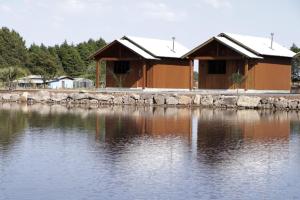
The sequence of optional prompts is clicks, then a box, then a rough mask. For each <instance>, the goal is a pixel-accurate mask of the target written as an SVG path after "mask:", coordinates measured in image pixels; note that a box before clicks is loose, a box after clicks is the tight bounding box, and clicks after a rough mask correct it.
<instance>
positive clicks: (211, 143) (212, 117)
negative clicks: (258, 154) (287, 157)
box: [197, 109, 291, 163]
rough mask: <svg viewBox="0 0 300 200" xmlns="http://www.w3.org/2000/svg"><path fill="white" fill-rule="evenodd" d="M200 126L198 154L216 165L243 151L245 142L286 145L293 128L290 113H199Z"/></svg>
mask: <svg viewBox="0 0 300 200" xmlns="http://www.w3.org/2000/svg"><path fill="white" fill-rule="evenodd" d="M197 126H198V132H197V149H198V153H200V155H201V156H202V157H203V158H204V159H206V160H207V161H208V162H210V163H216V162H220V161H222V160H223V159H226V158H227V156H224V155H226V154H230V153H234V151H235V150H239V149H240V148H242V147H243V143H245V142H257V141H259V140H262V141H266V140H278V141H282V142H285V141H286V140H287V139H288V138H289V136H290V126H291V124H290V117H289V116H288V113H287V112H275V113H270V111H269V112H265V111H256V110H238V111H235V110H222V111H219V110H208V109H203V110H200V111H199V118H198V124H197ZM212 151H213V152H212Z"/></svg>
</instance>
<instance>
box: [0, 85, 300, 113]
mask: <svg viewBox="0 0 300 200" xmlns="http://www.w3.org/2000/svg"><path fill="white" fill-rule="evenodd" d="M0 102H15V103H27V104H28V105H32V104H36V103H41V104H49V105H53V104H58V105H65V106H68V107H73V106H76V105H85V107H90V108H97V107H100V106H101V105H118V106H120V105H132V106H160V107H203V108H225V109H226V108H230V109H269V110H300V96H298V95H291V96H289V95H287V94H262V95H260V94H197V93H196V92H190V93H189V92H186V93H178V92H162V91H160V92H146V93H136V92H135V91H132V92H131V91H120V92H109V91H106V92H97V91H57V90H56V91H50V90H33V91H28V90H27V91H1V93H0Z"/></svg>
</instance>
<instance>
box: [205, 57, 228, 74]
mask: <svg viewBox="0 0 300 200" xmlns="http://www.w3.org/2000/svg"><path fill="white" fill-rule="evenodd" d="M208 74H226V61H225V60H210V61H208Z"/></svg>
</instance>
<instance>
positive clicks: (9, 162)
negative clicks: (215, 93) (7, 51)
mask: <svg viewBox="0 0 300 200" xmlns="http://www.w3.org/2000/svg"><path fill="white" fill-rule="evenodd" d="M299 118H300V113H299V114H298V113H296V112H275V113H273V112H270V111H265V112H261V111H253V110H252V111H251V110H250V111H232V110H209V109H184V108H180V109H176V108H168V109H165V108H135V107H115V108H112V107H103V108H101V109H98V110H88V109H83V108H82V109H81V108H74V109H67V108H64V107H60V106H52V107H49V106H41V105H34V106H19V105H15V104H3V105H0V199H1V200H10V199H13V200H18V199H22V200H27V199H28V200H41V199H43V200H48V199H51V200H52V199H53V200H57V199H64V200H68V199H70V200H71V199H72V200H74V199H172V200H173V199H175V200H176V199H184V200H186V199H272V200H273V199H300V121H299Z"/></svg>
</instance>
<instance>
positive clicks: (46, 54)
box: [0, 27, 106, 81]
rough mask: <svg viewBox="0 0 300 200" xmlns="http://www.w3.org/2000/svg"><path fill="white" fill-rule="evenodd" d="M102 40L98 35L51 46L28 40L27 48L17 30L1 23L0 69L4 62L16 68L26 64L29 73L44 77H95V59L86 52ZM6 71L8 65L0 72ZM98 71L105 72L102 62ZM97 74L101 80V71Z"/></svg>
mask: <svg viewBox="0 0 300 200" xmlns="http://www.w3.org/2000/svg"><path fill="white" fill-rule="evenodd" d="M105 44H106V43H105V41H104V40H103V39H102V38H100V39H98V40H93V39H89V40H88V41H87V42H82V43H79V44H78V45H73V44H68V43H67V42H66V41H65V42H64V43H63V44H61V45H55V46H53V47H46V46H45V45H43V44H41V45H40V46H38V45H35V44H32V45H31V46H30V47H29V48H28V49H27V48H26V46H25V41H24V40H23V38H22V37H21V36H20V35H19V33H17V32H16V31H14V30H9V29H8V28H6V27H2V28H1V29H0V69H1V68H7V67H8V66H11V67H13V68H17V69H21V68H22V69H24V67H26V68H27V69H28V72H29V73H31V74H35V75H42V77H43V78H44V80H46V79H51V78H53V77H54V76H59V75H69V76H72V77H85V78H89V79H92V80H94V81H95V79H96V76H95V62H94V61H93V60H91V59H89V56H90V55H91V54H93V53H94V52H95V51H97V50H98V49H100V48H102V47H103V46H104V45H105ZM8 71H12V68H9V69H7V70H4V71H3V73H7V72H8ZM101 72H102V73H105V66H103V65H101ZM3 73H2V74H3ZM101 76H102V77H101V80H102V79H103V74H101ZM4 79H5V81H7V79H6V78H3V77H2V79H1V80H3V81H4ZM8 79H9V78H8Z"/></svg>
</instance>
